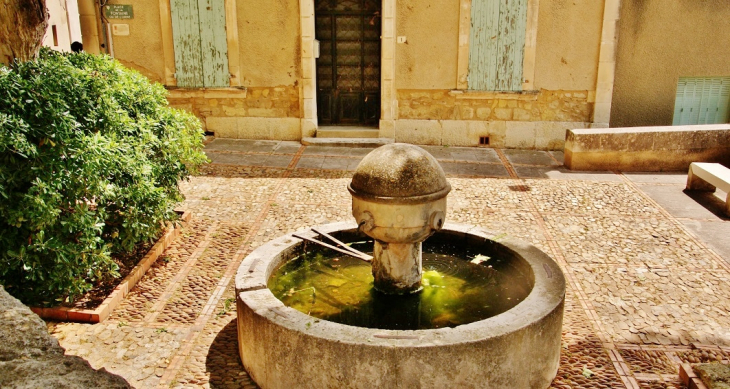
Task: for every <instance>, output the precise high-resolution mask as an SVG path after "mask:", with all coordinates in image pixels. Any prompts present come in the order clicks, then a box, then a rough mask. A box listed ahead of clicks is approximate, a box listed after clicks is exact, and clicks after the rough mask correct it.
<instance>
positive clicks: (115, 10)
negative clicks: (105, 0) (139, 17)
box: [104, 4, 134, 19]
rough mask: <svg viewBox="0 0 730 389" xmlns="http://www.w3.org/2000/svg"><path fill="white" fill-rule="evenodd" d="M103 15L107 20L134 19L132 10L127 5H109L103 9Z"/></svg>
mask: <svg viewBox="0 0 730 389" xmlns="http://www.w3.org/2000/svg"><path fill="white" fill-rule="evenodd" d="M104 15H105V16H106V17H107V18H109V19H134V10H133V9H132V6H131V5H127V4H109V5H107V6H105V7H104Z"/></svg>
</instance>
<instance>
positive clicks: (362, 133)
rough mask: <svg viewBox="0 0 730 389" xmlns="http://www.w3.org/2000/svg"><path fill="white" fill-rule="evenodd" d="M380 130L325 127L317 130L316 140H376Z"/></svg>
mask: <svg viewBox="0 0 730 389" xmlns="http://www.w3.org/2000/svg"><path fill="white" fill-rule="evenodd" d="M379 136H380V130H378V129H377V128H373V127H343V126H326V127H320V128H318V129H317V138H378V137H379Z"/></svg>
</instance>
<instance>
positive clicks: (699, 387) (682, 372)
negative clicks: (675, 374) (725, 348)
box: [679, 363, 707, 389]
mask: <svg viewBox="0 0 730 389" xmlns="http://www.w3.org/2000/svg"><path fill="white" fill-rule="evenodd" d="M679 379H680V380H682V383H683V384H685V385H686V386H687V388H689V389H707V386H706V385H705V384H704V383H703V382H702V380H701V379H700V377H697V375H696V374H695V372H694V370H693V369H692V365H691V364H689V363H683V364H681V365H679Z"/></svg>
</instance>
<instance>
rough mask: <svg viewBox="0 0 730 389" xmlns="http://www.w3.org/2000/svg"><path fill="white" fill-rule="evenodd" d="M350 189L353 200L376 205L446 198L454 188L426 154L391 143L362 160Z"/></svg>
mask: <svg viewBox="0 0 730 389" xmlns="http://www.w3.org/2000/svg"><path fill="white" fill-rule="evenodd" d="M348 189H349V190H350V193H352V195H353V196H356V197H360V198H368V199H370V200H372V201H376V202H381V201H382V202H392V203H414V202H425V201H432V200H436V199H439V198H442V197H445V196H446V195H447V194H448V193H449V191H451V185H450V184H449V183H448V182H447V181H446V175H445V174H444V170H443V169H442V168H441V165H439V163H438V162H437V161H436V159H435V158H434V157H433V156H431V154H429V153H428V152H427V151H426V150H424V149H422V148H420V147H418V146H414V145H410V144H406V143H392V144H389V145H385V146H381V147H379V148H377V149H375V150H373V151H372V152H371V153H370V154H368V155H367V156H365V158H363V160H362V161H361V162H360V164H359V165H358V166H357V170H356V171H355V174H354V176H353V177H352V182H351V183H350V185H349V186H348Z"/></svg>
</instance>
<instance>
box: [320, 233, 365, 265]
mask: <svg viewBox="0 0 730 389" xmlns="http://www.w3.org/2000/svg"><path fill="white" fill-rule="evenodd" d="M312 231H314V232H316V233H318V234H320V235H322V236H324V237H327V238H329V239H330V240H331V241H333V242H335V243H337V244H339V245H340V246H342V248H343V249H345V250H349V251H352V252H353V253H355V254H357V255H359V256H361V257H363V258H368V259H370V260H372V259H373V257H372V255H368V254H365V253H363V252H362V251H358V250H355V249H354V248H352V247H350V246H348V245H347V244H346V243H343V242H341V241H339V240H338V239H337V238H335V237H334V236H332V235H330V234H328V233H326V232H323V231H320V230H317V229H315V228H312Z"/></svg>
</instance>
